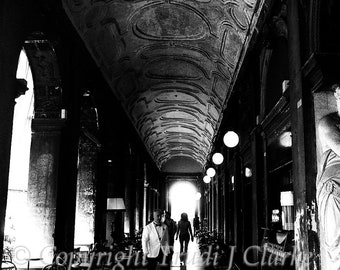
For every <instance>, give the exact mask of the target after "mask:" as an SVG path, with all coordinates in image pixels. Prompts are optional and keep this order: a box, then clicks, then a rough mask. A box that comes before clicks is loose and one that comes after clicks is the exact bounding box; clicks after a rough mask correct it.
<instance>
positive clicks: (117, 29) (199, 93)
mask: <svg viewBox="0 0 340 270" xmlns="http://www.w3.org/2000/svg"><path fill="white" fill-rule="evenodd" d="M263 1H264V0H261V1H259V2H261V3H262V2H263ZM63 3H64V8H65V10H66V12H67V13H68V15H69V17H70V19H71V20H72V22H73V24H74V25H75V27H76V28H77V30H78V32H79V34H80V35H81V36H82V38H83V40H84V42H85V43H86V45H87V47H88V49H89V51H90V53H91V54H92V56H93V57H94V59H95V61H96V63H97V64H98V66H99V67H100V69H101V70H102V72H103V74H104V76H105V77H106V79H107V81H108V82H109V83H110V85H111V87H112V90H113V91H114V93H115V94H116V96H117V97H118V98H119V99H120V101H121V102H122V104H123V105H124V107H125V109H126V112H127V113H128V115H129V116H130V119H131V121H132V122H133V124H134V125H135V127H136V130H137V131H138V132H139V134H140V136H141V138H142V140H143V141H144V142H145V144H146V147H147V148H148V150H149V152H150V154H151V155H152V156H153V158H154V160H155V162H156V163H157V165H158V166H159V168H161V169H162V168H164V166H165V165H166V164H167V163H168V162H169V161H171V160H174V159H178V158H180V159H188V160H191V161H192V163H196V165H197V168H199V170H202V169H203V166H204V164H205V162H206V159H207V156H208V155H209V153H210V151H211V147H212V144H213V140H214V137H215V135H216V133H217V130H218V127H219V122H220V118H221V117H220V115H221V114H222V110H223V107H224V105H225V103H226V100H227V99H228V97H229V95H230V91H231V89H230V88H231V86H232V83H233V80H234V79H235V78H234V77H235V72H238V70H237V69H238V68H239V67H238V66H239V65H238V63H239V61H240V59H241V60H242V57H243V56H244V55H241V53H242V54H244V51H245V48H243V46H245V45H247V43H246V39H247V38H249V37H247V34H249V33H251V32H252V31H248V30H249V29H248V28H249V27H253V25H254V23H255V22H254V18H255V19H257V16H253V13H254V8H255V5H257V1H255V0H230V1H227V0H155V1H150V0H148V1H147V0H144V1H142V0H136V1H123V0H116V1H110V0H83V1H80V0H77V1H76V0H64V1H63ZM261 3H260V5H259V6H262V5H261ZM258 10H259V9H258ZM257 12H259V11H257ZM250 30H252V29H250ZM167 167H168V166H167Z"/></svg>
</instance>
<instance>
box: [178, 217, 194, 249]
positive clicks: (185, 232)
mask: <svg viewBox="0 0 340 270" xmlns="http://www.w3.org/2000/svg"><path fill="white" fill-rule="evenodd" d="M178 235H179V243H180V247H181V248H180V252H181V253H183V252H185V253H187V252H188V244H189V240H190V237H191V241H194V236H193V235H192V230H191V223H190V221H189V220H188V215H187V214H186V213H182V214H181V220H180V221H179V222H178V227H177V232H176V240H177V239H178Z"/></svg>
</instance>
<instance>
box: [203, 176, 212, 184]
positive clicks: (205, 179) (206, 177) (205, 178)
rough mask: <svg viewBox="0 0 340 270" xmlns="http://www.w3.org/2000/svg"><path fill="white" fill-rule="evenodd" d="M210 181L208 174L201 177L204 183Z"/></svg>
mask: <svg viewBox="0 0 340 270" xmlns="http://www.w3.org/2000/svg"><path fill="white" fill-rule="evenodd" d="M210 181H211V178H210V177H209V176H208V175H206V176H204V177H203V182H204V183H206V184H209V183H210Z"/></svg>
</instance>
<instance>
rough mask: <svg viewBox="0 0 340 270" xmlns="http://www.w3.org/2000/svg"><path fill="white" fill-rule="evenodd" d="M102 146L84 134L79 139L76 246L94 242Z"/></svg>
mask: <svg viewBox="0 0 340 270" xmlns="http://www.w3.org/2000/svg"><path fill="white" fill-rule="evenodd" d="M99 147H100V145H98V144H96V143H95V142H94V141H93V140H90V139H89V137H87V136H85V135H84V134H82V135H81V136H80V138H79V152H78V158H79V166H78V181H77V204H76V221H75V244H92V243H93V241H94V222H95V221H94V219H95V217H94V215H95V207H96V206H95V202H96V187H97V180H98V178H97V164H98V153H99V149H100V148H99Z"/></svg>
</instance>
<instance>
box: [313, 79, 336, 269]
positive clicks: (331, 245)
mask: <svg viewBox="0 0 340 270" xmlns="http://www.w3.org/2000/svg"><path fill="white" fill-rule="evenodd" d="M332 88H333V90H334V97H335V99H336V103H337V111H336V112H334V113H330V114H327V115H326V116H324V117H323V118H321V120H320V121H319V123H318V132H319V138H320V143H321V148H322V152H323V154H322V159H321V169H320V170H319V174H318V177H317V182H316V199H317V203H318V214H319V227H320V250H321V262H322V269H327V270H328V269H340V87H339V84H337V85H335V86H333V87H332Z"/></svg>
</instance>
